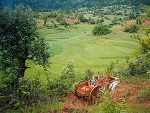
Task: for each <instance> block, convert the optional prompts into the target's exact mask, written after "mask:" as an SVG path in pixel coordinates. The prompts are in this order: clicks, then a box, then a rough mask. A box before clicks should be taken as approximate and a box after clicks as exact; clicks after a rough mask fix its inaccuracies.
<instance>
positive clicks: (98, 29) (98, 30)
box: [92, 25, 111, 35]
mask: <svg viewBox="0 0 150 113" xmlns="http://www.w3.org/2000/svg"><path fill="white" fill-rule="evenodd" d="M92 33H93V34H94V35H107V34H109V33H111V30H110V29H109V28H108V27H106V26H105V25H96V26H95V27H94V29H93V30H92Z"/></svg>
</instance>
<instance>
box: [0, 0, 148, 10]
mask: <svg viewBox="0 0 150 113" xmlns="http://www.w3.org/2000/svg"><path fill="white" fill-rule="evenodd" d="M18 4H24V5H25V6H30V7H31V8H33V9H34V10H44V9H48V10H53V9H62V10H65V9H76V8H81V7H88V8H90V7H97V6H107V5H140V4H145V5H150V0H0V6H4V7H8V8H13V7H14V6H16V5H18Z"/></svg>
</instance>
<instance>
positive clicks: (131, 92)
mask: <svg viewBox="0 0 150 113" xmlns="http://www.w3.org/2000/svg"><path fill="white" fill-rule="evenodd" d="M138 79H140V78H138ZM145 88H150V81H149V80H144V79H143V80H142V79H141V80H139V81H138V80H137V81H134V80H133V81H122V82H121V83H120V84H119V85H118V86H117V87H116V89H115V90H114V91H111V92H110V94H111V96H112V101H113V102H117V101H118V100H119V99H125V100H126V105H127V106H130V105H133V104H143V105H146V106H150V94H149V96H148V95H147V97H148V98H149V99H146V101H144V102H142V103H140V102H139V98H142V97H138V96H137V95H138V94H139V93H140V92H141V91H142V90H144V89H145ZM88 107H90V105H88V104H87V102H86V101H85V100H82V99H79V98H78V97H76V95H75V94H74V93H73V92H72V93H71V94H70V95H69V96H68V97H66V101H65V102H63V113H72V112H71V110H72V111H73V109H77V110H78V109H79V110H83V111H82V112H83V113H88V111H86V110H85V109H86V108H88Z"/></svg>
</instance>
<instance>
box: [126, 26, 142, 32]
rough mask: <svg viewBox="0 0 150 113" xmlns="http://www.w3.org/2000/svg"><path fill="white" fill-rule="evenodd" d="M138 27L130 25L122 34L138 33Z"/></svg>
mask: <svg viewBox="0 0 150 113" xmlns="http://www.w3.org/2000/svg"><path fill="white" fill-rule="evenodd" d="M138 29H139V28H138V26H137V25H130V26H129V27H126V28H125V29H124V32H129V33H136V32H137V31H138Z"/></svg>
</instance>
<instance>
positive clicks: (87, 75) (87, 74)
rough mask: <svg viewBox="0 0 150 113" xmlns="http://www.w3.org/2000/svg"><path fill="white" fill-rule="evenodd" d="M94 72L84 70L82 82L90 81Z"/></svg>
mask: <svg viewBox="0 0 150 113" xmlns="http://www.w3.org/2000/svg"><path fill="white" fill-rule="evenodd" d="M93 74H94V72H93V71H92V70H91V69H86V70H85V72H84V77H83V78H82V79H83V80H90V79H91V78H92V77H93Z"/></svg>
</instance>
